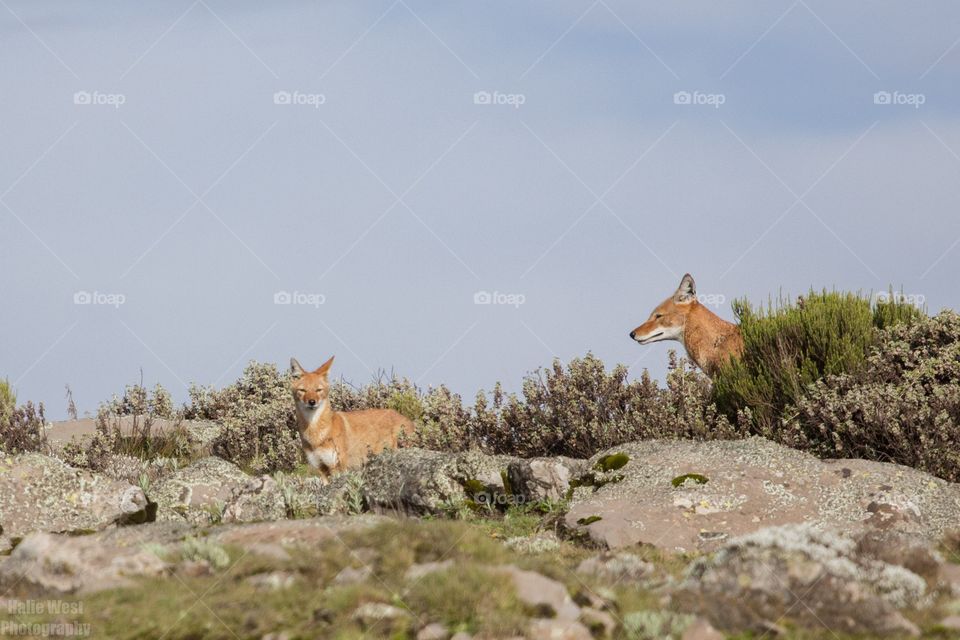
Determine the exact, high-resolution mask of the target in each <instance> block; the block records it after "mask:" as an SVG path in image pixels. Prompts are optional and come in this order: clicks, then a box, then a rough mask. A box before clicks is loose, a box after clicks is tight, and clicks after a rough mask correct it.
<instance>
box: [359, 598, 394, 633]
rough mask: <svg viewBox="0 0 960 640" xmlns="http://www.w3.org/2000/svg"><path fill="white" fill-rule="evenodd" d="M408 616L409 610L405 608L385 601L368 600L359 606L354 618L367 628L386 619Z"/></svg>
mask: <svg viewBox="0 0 960 640" xmlns="http://www.w3.org/2000/svg"><path fill="white" fill-rule="evenodd" d="M406 616H407V612H406V611H404V610H403V609H401V608H399V607H394V606H393V605H389V604H384V603H383V602H367V603H365V604H362V605H360V606H359V607H357V610H356V611H354V612H353V619H354V620H356V621H357V622H359V623H360V624H361V625H363V626H364V627H365V628H370V627H372V626H375V625H377V624H379V623H381V622H383V621H385V620H397V619H400V618H404V617H406Z"/></svg>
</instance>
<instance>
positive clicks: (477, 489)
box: [362, 448, 516, 514]
mask: <svg viewBox="0 0 960 640" xmlns="http://www.w3.org/2000/svg"><path fill="white" fill-rule="evenodd" d="M514 460H516V459H515V458H511V457H509V456H487V455H484V454H482V453H479V452H476V451H469V452H466V453H458V454H454V453H442V452H439V451H427V450H425V449H414V448H409V449H397V450H392V451H386V452H384V453H383V454H381V455H379V456H376V457H375V458H373V459H371V461H370V462H369V463H368V464H367V466H366V467H364V469H363V472H362V477H363V488H364V495H365V498H366V502H367V504H368V505H369V507H370V508H371V509H376V510H387V511H404V512H409V513H415V514H429V513H440V512H442V511H443V507H444V506H445V505H449V504H454V503H458V502H462V501H464V500H467V499H470V500H474V501H476V502H484V501H490V502H495V501H496V500H498V496H503V495H505V494H506V493H507V492H506V490H505V486H504V479H505V478H506V477H507V467H508V465H509V464H510V462H512V461H514Z"/></svg>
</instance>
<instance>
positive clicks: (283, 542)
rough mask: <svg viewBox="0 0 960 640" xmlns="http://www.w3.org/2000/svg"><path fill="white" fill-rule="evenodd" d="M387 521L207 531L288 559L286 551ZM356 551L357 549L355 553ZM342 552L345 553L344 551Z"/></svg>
mask: <svg viewBox="0 0 960 640" xmlns="http://www.w3.org/2000/svg"><path fill="white" fill-rule="evenodd" d="M387 521H388V519H387V518H384V517H381V516H374V515H370V514H366V515H362V516H351V517H343V516H323V517H319V518H310V519H306V520H279V521H277V522H257V523H249V524H225V525H221V526H218V527H214V528H212V529H210V530H209V534H208V536H207V537H208V538H209V539H211V540H213V541H216V542H218V543H220V544H224V545H231V546H236V547H240V548H242V549H246V550H249V551H251V552H255V553H259V554H261V555H267V556H271V557H276V558H278V559H288V558H289V557H290V556H289V554H288V553H287V549H289V548H293V549H301V548H302V549H316V548H318V547H320V546H321V545H323V544H329V543H335V544H338V545H339V544H340V543H339V542H337V539H338V538H339V537H340V536H342V535H343V534H345V533H349V532H352V531H359V530H364V529H369V528H370V527H374V526H376V525H378V524H383V523H384V522H387ZM359 551H360V550H358V553H359ZM344 553H347V551H346V550H345V551H344Z"/></svg>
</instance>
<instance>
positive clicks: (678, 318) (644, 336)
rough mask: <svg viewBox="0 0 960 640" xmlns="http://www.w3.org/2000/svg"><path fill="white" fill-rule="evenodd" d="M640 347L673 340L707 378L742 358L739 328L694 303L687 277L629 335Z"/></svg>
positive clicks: (692, 285)
mask: <svg viewBox="0 0 960 640" xmlns="http://www.w3.org/2000/svg"><path fill="white" fill-rule="evenodd" d="M630 337H631V338H633V339H634V340H636V341H637V342H639V343H640V344H650V343H652V342H660V341H661V340H677V341H678V342H680V343H681V344H682V345H683V347H684V349H686V350H687V355H688V356H689V357H690V359H691V360H693V361H694V362H695V363H696V365H697V366H698V367H700V368H701V369H703V371H705V372H706V374H707V375H709V376H710V377H711V378H712V377H714V376H715V375H716V374H717V372H718V371H719V370H720V367H722V366H723V365H724V364H726V363H727V361H728V360H730V358H739V357H740V356H741V355H743V336H741V335H740V327H738V326H737V325H735V324H733V323H732V322H727V321H726V320H724V319H723V318H721V317H720V316H718V315H717V314H715V313H713V312H712V311H710V310H709V309H707V308H706V307H705V306H703V305H702V304H700V302H699V301H698V300H697V285H696V283H695V282H694V281H693V277H692V276H691V275H690V274H689V273H688V274H686V275H684V276H683V279H682V280H681V281H680V286H679V287H677V290H676V291H675V292H674V294H673V295H672V296H670V297H669V298H667V299H666V300H664V301H663V302H661V303H660V304H659V305H658V306H657V307H656V308H655V309H654V310H653V312H652V313H651V314H650V317H649V318H648V319H647V321H646V322H644V323H643V324H642V325H640V326H639V327H637V328H636V329H634V330H633V331H631V332H630Z"/></svg>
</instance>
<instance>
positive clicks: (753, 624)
mask: <svg viewBox="0 0 960 640" xmlns="http://www.w3.org/2000/svg"><path fill="white" fill-rule="evenodd" d="M925 592H926V584H925V582H924V580H923V579H922V578H921V577H919V576H918V575H916V574H915V573H913V572H911V571H909V570H908V569H905V568H904V567H901V566H896V565H891V564H888V563H886V562H883V561H880V560H877V559H874V558H870V557H865V556H862V555H860V554H858V553H857V542H856V541H855V540H852V539H851V538H849V537H846V536H844V535H841V534H839V533H838V532H836V531H824V530H820V529H818V528H816V527H814V526H812V525H809V524H804V525H788V526H782V527H771V528H767V529H763V530H760V531H757V532H754V533H752V534H750V535H747V536H743V537H741V538H738V539H735V540H733V541H731V542H729V543H728V544H726V545H725V546H723V547H722V548H721V549H720V550H719V551H718V552H717V553H716V554H715V556H714V557H712V558H707V559H701V560H698V561H696V562H695V563H694V564H693V565H692V566H691V568H690V570H689V575H688V577H687V580H686V581H685V582H684V584H683V585H682V586H681V588H680V589H679V590H678V591H677V592H676V593H674V596H673V597H674V603H675V604H676V605H677V606H679V607H680V608H681V609H683V610H686V611H692V612H695V613H699V614H701V615H703V616H705V617H706V618H707V619H709V620H710V622H712V623H713V624H714V625H715V626H716V627H717V628H719V629H722V630H726V631H742V630H747V629H752V630H764V629H768V628H770V627H771V625H777V624H779V623H780V622H782V621H784V620H790V621H792V622H793V623H795V624H798V625H800V626H803V627H807V628H827V629H831V630H833V631H835V632H844V633H851V634H854V633H864V634H875V635H886V634H910V635H916V634H917V629H916V627H915V626H914V625H913V624H912V623H911V622H909V621H908V620H907V619H906V618H904V617H903V616H902V615H901V614H900V613H899V611H898V609H901V608H904V607H909V606H914V605H916V604H917V603H918V602H920V600H921V598H922V597H923V596H924V593H925Z"/></svg>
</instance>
